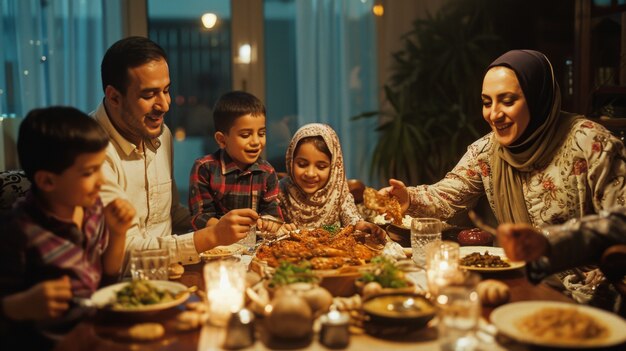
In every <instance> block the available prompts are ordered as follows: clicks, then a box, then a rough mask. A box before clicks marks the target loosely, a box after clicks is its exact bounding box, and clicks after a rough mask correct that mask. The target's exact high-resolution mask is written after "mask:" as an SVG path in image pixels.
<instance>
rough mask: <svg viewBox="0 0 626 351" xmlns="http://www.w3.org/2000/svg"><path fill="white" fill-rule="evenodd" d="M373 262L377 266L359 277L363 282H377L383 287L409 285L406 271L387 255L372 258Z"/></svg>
mask: <svg viewBox="0 0 626 351" xmlns="http://www.w3.org/2000/svg"><path fill="white" fill-rule="evenodd" d="M371 263H372V264H374V265H375V268H374V269H373V270H372V271H369V272H365V273H363V275H362V276H361V278H359V279H360V280H362V281H363V282H365V283H369V282H377V283H378V284H380V286H382V287H383V288H404V287H406V286H407V285H408V284H407V281H406V280H405V279H404V272H402V271H401V270H400V269H398V267H396V265H395V264H394V262H393V261H391V260H390V259H388V258H386V257H385V256H376V257H374V258H372V261H371Z"/></svg>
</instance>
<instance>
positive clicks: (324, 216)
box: [278, 123, 352, 227]
mask: <svg viewBox="0 0 626 351" xmlns="http://www.w3.org/2000/svg"><path fill="white" fill-rule="evenodd" d="M313 136H321V137H322V138H323V139H324V142H326V145H327V146H328V149H329V150H330V153H331V154H332V159H331V162H330V163H331V164H330V175H329V177H328V182H327V183H326V185H325V186H324V187H323V188H321V189H319V190H318V191H316V192H315V193H314V194H312V195H308V194H307V193H305V192H304V191H302V189H300V188H299V187H298V185H296V183H295V182H294V181H293V180H292V178H293V158H294V157H295V151H296V148H297V146H298V143H299V142H300V140H302V139H303V138H306V137H313ZM286 163H287V174H288V175H289V177H285V178H283V179H281V180H280V193H279V195H278V198H279V200H280V204H281V208H282V210H283V215H284V217H285V221H287V222H289V223H294V224H296V225H297V226H300V227H320V226H322V225H332V224H336V223H338V222H340V219H341V212H342V211H341V206H342V204H343V203H344V200H345V199H346V197H347V196H352V195H350V192H349V190H348V182H347V181H346V174H345V171H344V167H343V155H342V153H341V145H340V144H339V138H338V137H337V134H336V133H335V131H334V130H333V129H332V128H331V127H330V126H328V125H326V124H320V123H311V124H307V125H304V126H303V127H302V128H300V129H299V130H298V131H297V132H296V134H294V136H293V138H292V139H291V143H289V147H288V148H287V153H286Z"/></svg>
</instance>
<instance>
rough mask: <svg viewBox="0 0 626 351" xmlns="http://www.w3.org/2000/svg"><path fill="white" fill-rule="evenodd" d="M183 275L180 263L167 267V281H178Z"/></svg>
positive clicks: (183, 270) (183, 271)
mask: <svg viewBox="0 0 626 351" xmlns="http://www.w3.org/2000/svg"><path fill="white" fill-rule="evenodd" d="M183 273H185V267H183V265H182V264H180V263H172V264H170V267H169V279H179V278H180V277H182V276H183Z"/></svg>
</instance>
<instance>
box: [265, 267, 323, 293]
mask: <svg viewBox="0 0 626 351" xmlns="http://www.w3.org/2000/svg"><path fill="white" fill-rule="evenodd" d="M315 281H317V278H316V277H315V275H313V272H312V271H311V263H310V262H308V261H302V262H300V263H299V264H293V263H289V262H287V261H281V262H280V265H279V266H278V267H277V268H276V272H275V273H274V276H273V277H272V280H271V281H270V286H272V287H276V286H282V285H287V284H293V283H310V282H315Z"/></svg>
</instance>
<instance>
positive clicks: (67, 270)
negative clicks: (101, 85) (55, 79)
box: [0, 107, 135, 349]
mask: <svg viewBox="0 0 626 351" xmlns="http://www.w3.org/2000/svg"><path fill="white" fill-rule="evenodd" d="M108 143H109V138H108V135H107V134H106V133H105V132H104V130H103V129H102V128H101V127H100V125H99V124H98V123H97V122H96V121H95V120H94V119H92V118H91V117H89V116H88V115H86V114H84V113H82V112H80V111H78V110H76V109H74V108H71V107H49V108H44V109H36V110H33V111H31V112H30V113H29V114H28V115H27V116H26V118H25V119H24V121H22V123H21V125H20V130H19V137H18V145H17V147H18V155H19V160H20V164H21V165H22V167H23V169H24V171H25V173H26V176H27V177H28V179H29V180H30V182H31V190H30V192H29V193H28V195H27V196H26V198H25V199H24V200H23V201H21V202H18V203H17V204H16V206H14V208H13V210H12V213H11V214H10V219H7V220H6V221H3V223H4V224H3V227H2V228H1V229H2V232H3V234H4V235H3V238H2V240H3V245H2V248H1V249H0V251H1V252H0V266H2V267H3V270H2V273H0V298H1V300H0V302H1V304H0V312H2V313H0V324H7V326H6V327H5V326H3V328H2V329H3V331H5V332H10V333H12V334H13V335H12V336H11V338H10V339H12V340H19V342H20V344H19V346H20V347H21V348H23V347H25V346H24V344H23V343H24V342H33V343H35V345H34V347H35V348H36V349H40V348H46V345H45V343H46V340H45V338H41V337H40V335H41V334H45V335H50V334H55V335H58V334H63V333H64V332H66V331H68V328H70V327H71V326H73V325H74V324H75V323H76V322H77V321H78V320H79V318H80V317H82V315H81V312H80V311H79V309H78V308H70V301H71V299H72V298H73V297H85V298H87V297H90V296H91V294H92V293H93V292H94V291H96V290H97V289H98V288H99V287H100V286H101V283H102V281H103V278H104V277H110V279H111V280H116V279H117V278H118V276H119V274H120V270H121V267H122V260H123V257H124V245H125V238H126V230H127V229H128V228H129V227H130V224H131V220H132V218H133V216H134V215H135V210H134V208H133V207H132V206H131V205H130V204H129V203H128V202H127V201H125V200H122V199H116V200H114V201H113V202H111V203H110V204H109V205H107V206H106V207H104V206H103V204H102V201H101V200H100V196H99V191H100V187H101V186H102V184H103V183H104V177H103V175H102V171H101V167H102V164H103V162H104V159H105V148H106V146H107V145H108ZM39 332H41V334H40V333H39ZM15 334H23V335H24V336H25V337H24V338H20V337H17V335H15ZM26 335H28V336H26ZM2 339H3V342H6V341H7V339H6V338H2Z"/></svg>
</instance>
